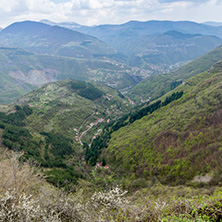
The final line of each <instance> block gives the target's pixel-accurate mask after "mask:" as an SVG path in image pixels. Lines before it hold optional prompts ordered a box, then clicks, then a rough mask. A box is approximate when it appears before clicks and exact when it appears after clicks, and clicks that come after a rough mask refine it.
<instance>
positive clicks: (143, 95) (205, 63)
mask: <svg viewBox="0 0 222 222" xmlns="http://www.w3.org/2000/svg"><path fill="white" fill-rule="evenodd" d="M221 59H222V47H218V48H216V49H214V50H212V51H210V52H208V53H206V54H205V55H203V56H201V57H200V58H198V59H196V60H194V61H192V62H190V63H188V64H186V65H184V66H181V67H180V68H178V69H176V70H174V71H171V72H169V73H166V74H164V75H155V76H150V77H148V78H146V79H145V80H143V81H141V82H140V83H139V84H137V85H136V86H135V87H133V88H132V89H131V90H129V92H128V95H129V97H130V98H131V99H132V100H133V101H134V102H136V103H140V102H141V100H143V101H145V100H147V99H149V97H151V99H152V100H153V99H156V98H158V97H160V96H162V95H164V94H166V93H167V92H169V91H170V90H172V89H174V88H175V87H177V86H178V85H180V84H181V83H183V82H186V79H188V78H190V77H192V76H195V75H197V74H199V73H201V72H204V71H206V70H208V69H210V68H211V66H213V64H214V63H216V62H217V61H219V60H221Z"/></svg>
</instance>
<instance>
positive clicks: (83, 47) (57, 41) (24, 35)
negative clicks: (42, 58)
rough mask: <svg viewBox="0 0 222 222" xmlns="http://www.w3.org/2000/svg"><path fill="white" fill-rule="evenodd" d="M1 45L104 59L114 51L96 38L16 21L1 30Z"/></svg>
mask: <svg viewBox="0 0 222 222" xmlns="http://www.w3.org/2000/svg"><path fill="white" fill-rule="evenodd" d="M0 44H2V45H7V46H16V47H21V48H24V49H27V50H31V51H33V52H36V53H40V54H52V55H59V56H66V57H74V58H97V57H100V58H103V57H109V56H112V57H113V56H115V54H117V51H116V50H114V49H113V48H112V47H110V46H108V45H107V44H106V43H104V42H102V41H101V40H98V39H97V38H95V37H92V36H89V35H86V34H83V33H80V32H77V31H73V30H70V29H67V28H63V27H60V26H51V25H47V24H43V23H40V22H33V21H24V22H16V23H13V24H11V25H10V26H8V27H6V28H5V29H3V30H2V31H1V32H0Z"/></svg>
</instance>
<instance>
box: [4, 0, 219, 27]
mask: <svg viewBox="0 0 222 222" xmlns="http://www.w3.org/2000/svg"><path fill="white" fill-rule="evenodd" d="M0 18H1V21H0V27H5V26H7V25H9V24H11V23H13V22H16V21H24V20H35V21H39V20H41V19H48V20H51V21H54V22H77V23H80V24H82V25H98V24H120V23H124V22H127V21H129V20H140V21H148V20H190V21H196V22H204V21H218V22H222V0H195V1H194V0H0Z"/></svg>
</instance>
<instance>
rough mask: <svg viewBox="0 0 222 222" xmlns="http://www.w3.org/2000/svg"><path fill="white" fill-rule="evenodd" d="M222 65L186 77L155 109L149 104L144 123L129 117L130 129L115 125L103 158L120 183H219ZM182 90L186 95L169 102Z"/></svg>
mask: <svg viewBox="0 0 222 222" xmlns="http://www.w3.org/2000/svg"><path fill="white" fill-rule="evenodd" d="M221 66H222V62H218V63H217V64H215V65H214V67H213V68H212V69H211V70H210V71H207V72H204V73H201V74H199V75H197V76H195V77H193V78H190V79H188V80H187V81H186V84H184V85H181V86H179V87H178V88H177V89H175V90H173V91H172V92H169V93H168V94H167V95H166V96H164V97H161V98H160V99H159V100H160V101H161V103H159V102H156V103H154V104H153V106H155V108H154V107H152V104H151V105H149V106H148V107H150V108H148V109H147V110H146V111H147V115H146V116H144V117H142V116H141V117H142V118H141V119H140V118H138V119H137V120H136V121H130V119H126V120H125V121H126V124H124V125H126V126H124V127H121V128H120V129H119V130H118V127H117V128H116V129H117V131H116V130H115V125H116V124H115V125H114V128H113V127H112V128H111V129H112V130H111V132H112V131H113V133H112V134H111V139H109V137H107V139H108V141H109V142H108V144H107V145H108V147H107V148H106V149H105V150H103V153H102V155H101V157H100V158H105V159H106V161H107V162H108V164H109V165H110V166H112V169H113V171H115V173H116V174H117V175H119V177H120V178H121V179H120V181H121V183H122V184H125V186H127V187H129V186H132V187H134V188H136V187H137V186H138V187H141V186H142V187H143V186H147V183H148V181H152V180H153V181H159V182H161V183H162V184H171V185H178V184H189V183H190V182H191V181H192V180H193V179H194V177H195V176H197V175H200V176H203V175H206V174H207V178H208V179H209V180H208V181H210V184H211V185H216V184H219V183H220V182H221V164H220V162H221V158H222V153H221V134H220V131H221V118H222V116H221V109H222V106H221V102H222V101H221V94H222V91H221V82H222V77H221V70H222V69H221ZM178 91H182V92H183V95H182V97H181V98H178V99H176V100H172V99H170V98H172V96H173V95H172V93H173V92H174V93H176V92H178ZM166 101H168V102H167V103H166ZM161 104H162V105H161ZM128 121H129V122H128ZM127 122H128V123H127ZM130 122H131V123H130ZM117 123H118V122H117ZM113 129H114V130H113ZM106 130H109V128H107V129H105V131H104V133H105V134H104V135H106ZM102 138H105V136H102ZM105 144H106V143H105ZM104 147H105V146H104ZM138 187H137V188H138Z"/></svg>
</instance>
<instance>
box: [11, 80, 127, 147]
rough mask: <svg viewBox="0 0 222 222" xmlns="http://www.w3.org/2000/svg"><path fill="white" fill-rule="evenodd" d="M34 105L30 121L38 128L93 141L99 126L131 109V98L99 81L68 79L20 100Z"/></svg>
mask: <svg viewBox="0 0 222 222" xmlns="http://www.w3.org/2000/svg"><path fill="white" fill-rule="evenodd" d="M15 104H20V105H29V106H30V107H32V108H33V114H32V115H30V116H29V117H28V118H27V120H26V124H27V125H28V126H29V127H31V128H32V129H33V130H35V131H37V132H41V131H44V132H54V133H60V134H62V135H64V136H66V137H68V138H70V139H73V140H75V141H77V142H78V143H82V142H81V141H80V140H79V138H80V137H81V138H80V139H81V140H82V141H85V142H88V143H90V142H91V141H92V139H93V136H94V135H97V134H98V132H100V130H99V129H101V128H103V127H104V125H105V124H106V123H107V122H109V121H111V120H114V119H116V118H118V116H121V115H123V114H124V113H127V112H128V111H129V109H130V107H131V105H130V103H129V101H128V100H127V99H126V98H124V96H123V95H122V94H121V93H120V92H118V91H117V90H115V89H112V88H110V87H108V86H106V85H103V84H101V83H95V82H92V83H90V82H84V81H76V80H64V81H57V82H53V83H48V84H46V85H43V86H41V87H40V88H38V89H36V90H35V91H33V92H31V93H29V94H27V95H25V96H24V97H22V98H21V99H19V100H17V101H16V103H15Z"/></svg>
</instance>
